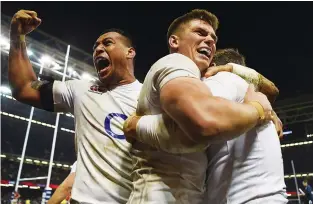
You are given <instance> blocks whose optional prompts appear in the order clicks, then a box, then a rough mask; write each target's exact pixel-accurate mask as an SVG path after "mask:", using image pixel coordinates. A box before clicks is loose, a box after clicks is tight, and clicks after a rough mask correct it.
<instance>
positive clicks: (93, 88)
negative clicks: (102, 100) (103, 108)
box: [88, 85, 105, 94]
mask: <svg viewBox="0 0 313 204" xmlns="http://www.w3.org/2000/svg"><path fill="white" fill-rule="evenodd" d="M88 91H90V92H93V93H96V94H103V93H104V92H105V88H103V87H100V86H99V85H92V86H91V87H90V88H89V90H88Z"/></svg>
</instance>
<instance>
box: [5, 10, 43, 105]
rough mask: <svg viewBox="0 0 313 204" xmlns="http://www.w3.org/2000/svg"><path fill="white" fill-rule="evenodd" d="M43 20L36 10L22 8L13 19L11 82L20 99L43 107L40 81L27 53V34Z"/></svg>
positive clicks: (10, 59) (10, 61) (10, 64)
mask: <svg viewBox="0 0 313 204" xmlns="http://www.w3.org/2000/svg"><path fill="white" fill-rule="evenodd" d="M40 23H41V20H40V19H39V18H38V17H37V13H36V12H34V11H27V10H20V11H18V12H17V13H16V14H15V15H14V16H13V19H12V21H11V30H10V52H9V71H8V73H9V83H10V86H11V89H12V94H13V97H14V98H16V99H17V100H18V101H20V102H23V103H26V104H29V105H31V106H35V107H37V108H42V103H41V98H40V92H39V87H40V86H41V85H42V84H43V83H45V82H43V81H38V80H37V77H36V74H35V72H34V70H33V67H32V65H31V63H30V60H29V58H28V55H27V50H26V43H25V35H26V34H28V33H30V32H31V31H33V30H34V29H35V28H37V27H38V26H39V25H40Z"/></svg>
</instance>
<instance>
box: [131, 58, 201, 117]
mask: <svg viewBox="0 0 313 204" xmlns="http://www.w3.org/2000/svg"><path fill="white" fill-rule="evenodd" d="M178 77H191V78H197V79H200V70H199V69H198V67H197V65H196V64H195V63H194V62H193V61H192V60H191V59H189V58H188V57H186V56H184V55H182V54H178V53H174V54H169V55H166V56H165V57H163V58H161V59H159V60H158V61H157V62H156V63H154V64H153V65H152V67H151V69H150V70H149V72H148V73H147V75H146V78H145V81H144V83H143V87H142V89H141V92H140V96H139V99H138V106H137V110H136V111H137V114H138V115H154V114H159V113H161V112H162V110H161V104H160V90H161V88H162V87H163V86H164V85H165V84H166V83H167V82H169V81H170V80H173V79H175V78H178Z"/></svg>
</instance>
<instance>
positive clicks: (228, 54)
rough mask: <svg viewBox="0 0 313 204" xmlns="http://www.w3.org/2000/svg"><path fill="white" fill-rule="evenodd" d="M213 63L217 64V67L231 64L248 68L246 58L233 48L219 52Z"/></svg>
mask: <svg viewBox="0 0 313 204" xmlns="http://www.w3.org/2000/svg"><path fill="white" fill-rule="evenodd" d="M212 62H213V63H215V64H216V65H217V66H219V65H225V64H227V63H231V62H232V63H236V64H240V65H243V66H246V59H245V57H244V56H243V55H242V54H240V53H239V51H238V50H237V49H233V48H227V49H220V50H217V51H216V53H215V55H214V57H213V60H212Z"/></svg>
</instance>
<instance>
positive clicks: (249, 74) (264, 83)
mask: <svg viewBox="0 0 313 204" xmlns="http://www.w3.org/2000/svg"><path fill="white" fill-rule="evenodd" d="M222 71H226V72H232V73H234V74H236V75H238V76H240V77H241V78H243V79H244V80H246V81H247V82H248V83H251V84H254V85H255V87H256V88H257V90H258V91H259V92H261V93H263V94H265V95H266V96H267V98H268V100H269V101H270V102H271V103H274V102H275V100H276V98H277V96H278V94H279V90H278V88H277V87H276V86H275V84H274V83H273V82H271V81H270V80H268V79H267V78H266V77H264V76H263V75H262V74H260V73H258V72H257V71H255V70H254V69H251V68H248V67H245V66H242V65H238V64H234V63H228V64H226V65H221V66H216V67H210V68H209V69H208V71H207V72H206V74H205V77H207V78H208V77H211V76H213V75H215V74H217V73H218V72H222Z"/></svg>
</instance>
